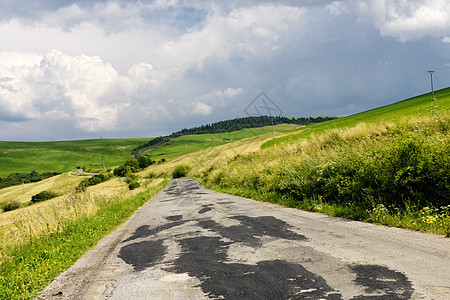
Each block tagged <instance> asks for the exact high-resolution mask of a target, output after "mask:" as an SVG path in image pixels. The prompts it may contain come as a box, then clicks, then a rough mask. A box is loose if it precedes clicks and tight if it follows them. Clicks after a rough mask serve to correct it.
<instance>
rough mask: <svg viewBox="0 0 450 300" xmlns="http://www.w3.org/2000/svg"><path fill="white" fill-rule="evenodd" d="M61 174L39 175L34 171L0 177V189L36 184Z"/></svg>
mask: <svg viewBox="0 0 450 300" xmlns="http://www.w3.org/2000/svg"><path fill="white" fill-rule="evenodd" d="M59 174H61V173H58V172H45V173H41V174H39V173H38V172H36V171H32V172H30V173H29V174H22V173H14V174H11V175H9V176H6V177H0V189H3V188H6V187H9V186H13V185H19V184H22V183H30V182H38V181H41V180H44V179H47V178H49V177H52V176H55V175H59Z"/></svg>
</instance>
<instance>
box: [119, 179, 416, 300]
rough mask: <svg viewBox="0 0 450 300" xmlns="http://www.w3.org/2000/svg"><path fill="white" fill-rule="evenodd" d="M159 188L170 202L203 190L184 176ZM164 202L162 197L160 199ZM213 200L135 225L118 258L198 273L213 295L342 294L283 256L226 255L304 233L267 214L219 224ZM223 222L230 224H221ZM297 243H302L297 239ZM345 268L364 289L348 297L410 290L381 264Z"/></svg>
mask: <svg viewBox="0 0 450 300" xmlns="http://www.w3.org/2000/svg"><path fill="white" fill-rule="evenodd" d="M164 193H166V194H167V195H168V196H169V197H173V198H172V199H171V200H170V201H173V200H177V201H182V200H183V199H187V198H189V199H190V200H189V201H191V202H190V203H194V200H192V199H193V197H192V196H197V195H199V194H201V193H204V191H203V190H202V189H200V188H199V186H198V184H196V183H195V181H192V180H191V181H188V180H186V181H181V182H180V183H176V184H171V185H170V186H169V188H168V189H166V190H165V191H164ZM220 200H222V201H220V202H216V203H215V204H218V205H219V206H220V205H222V204H225V205H228V204H233V203H234V202H230V201H227V200H229V199H227V198H222V199H220ZM164 201H167V200H163V201H161V202H164ZM195 201H197V200H195ZM195 203H196V202H195ZM215 204H201V203H198V206H196V204H193V205H194V206H193V212H196V213H197V214H200V215H201V216H199V215H197V217H193V218H190V219H189V218H187V217H186V216H183V215H176V214H174V215H171V216H167V217H165V220H167V223H166V224H163V225H160V226H156V227H150V226H147V225H144V226H141V227H139V228H137V229H136V230H135V232H134V233H133V235H132V236H130V237H129V238H127V239H126V240H124V241H123V243H124V244H125V245H124V246H123V247H122V248H121V250H120V253H119V257H120V258H121V259H122V260H123V261H124V262H126V263H127V264H129V265H131V266H133V269H134V270H135V271H136V272H139V271H143V270H145V269H148V268H152V267H155V265H156V264H158V263H159V262H161V261H163V260H164V262H167V263H168V264H164V266H163V265H162V264H161V265H158V267H162V268H164V270H165V271H167V272H173V273H180V274H181V273H182V274H186V273H187V274H189V276H191V277H196V278H198V280H199V281H200V283H199V287H200V288H201V289H202V290H203V292H204V293H205V294H206V295H208V297H210V298H213V299H343V296H342V294H341V293H340V292H339V287H335V286H333V287H332V286H330V285H329V284H328V283H327V282H326V280H325V279H324V278H323V277H322V276H320V275H319V274H314V273H313V272H311V271H309V270H307V269H306V268H305V267H304V266H302V265H301V264H298V263H294V262H292V261H288V260H289V258H286V260H280V259H274V260H261V261H259V262H257V263H256V264H245V263H240V262H239V263H237V262H234V261H230V260H228V259H229V256H228V251H229V250H230V248H231V245H232V244H235V243H239V244H241V245H245V246H247V247H254V248H261V247H264V245H263V243H262V238H263V237H272V238H275V239H279V243H283V241H286V240H291V241H307V238H306V237H305V236H303V235H301V234H298V233H296V232H295V231H294V228H293V227H292V226H290V225H289V224H288V223H286V222H284V221H283V220H280V219H277V218H275V217H273V216H260V217H250V216H246V215H234V216H233V215H231V216H228V217H227V218H224V219H228V221H230V220H233V222H231V223H233V224H236V221H238V224H237V225H230V226H225V225H223V224H221V223H219V222H222V220H223V219H222V220H221V219H217V218H216V219H214V220H213V219H212V218H209V217H208V216H213V215H214V210H215V209H216V207H217V206H216V205H215ZM222 208H223V206H222ZM206 213H208V214H206ZM194 215H195V214H194ZM223 221H225V220H223ZM186 223H189V224H188V225H189V229H188V230H186V231H184V232H183V230H180V231H179V232H178V231H177V234H176V235H174V234H173V230H171V229H172V228H174V227H177V226H180V227H177V230H178V229H181V228H182V226H185V225H187V224H186ZM227 223H228V224H230V222H225V223H224V224H227ZM192 234H194V236H192ZM136 240H137V241H136ZM128 242H131V243H128ZM166 242H167V243H175V244H177V246H178V247H174V248H179V249H181V250H180V252H179V253H177V255H176V256H174V255H173V254H172V255H171V256H167V257H166V254H167V247H166V246H165V245H167V243H166ZM127 243H128V244H127ZM291 245H292V243H291ZM299 247H302V246H301V245H300V244H299ZM168 257H172V258H170V259H168ZM174 257H175V258H174ZM343 269H346V268H343ZM347 272H350V273H353V274H354V277H355V279H354V282H353V284H354V285H357V286H360V287H362V289H361V288H360V289H359V290H364V294H361V295H359V293H358V294H356V295H352V298H350V299H352V300H361V299H382V300H384V299H386V300H387V299H398V300H403V299H411V297H412V295H413V293H414V289H413V288H412V284H411V282H410V281H409V280H408V278H407V277H406V276H405V275H404V274H402V273H400V272H396V271H393V270H390V269H389V268H387V267H384V266H379V265H349V266H348V268H347ZM357 290H358V289H357Z"/></svg>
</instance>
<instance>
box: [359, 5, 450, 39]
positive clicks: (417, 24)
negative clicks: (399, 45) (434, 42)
mask: <svg viewBox="0 0 450 300" xmlns="http://www.w3.org/2000/svg"><path fill="white" fill-rule="evenodd" d="M353 6H354V7H355V8H356V10H357V12H358V13H360V14H362V15H363V16H366V17H368V18H369V19H370V20H372V21H373V22H374V23H375V25H376V26H377V27H378V28H379V30H380V33H381V34H382V35H385V36H392V37H395V38H396V39H398V40H399V41H402V42H406V41H410V40H417V39H420V38H423V37H426V36H435V37H441V36H443V35H445V34H448V32H449V31H450V2H449V1H447V0H412V1H405V0H385V1H379V0H364V1H353Z"/></svg>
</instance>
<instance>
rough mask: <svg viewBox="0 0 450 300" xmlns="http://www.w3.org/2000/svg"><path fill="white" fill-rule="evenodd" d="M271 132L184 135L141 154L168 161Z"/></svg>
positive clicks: (282, 126) (283, 127)
mask: <svg viewBox="0 0 450 300" xmlns="http://www.w3.org/2000/svg"><path fill="white" fill-rule="evenodd" d="M300 127H301V126H300V125H295V124H279V125H275V126H274V131H275V132H278V133H283V132H288V131H290V130H295V129H297V128H300ZM270 132H272V127H271V126H266V127H259V128H248V129H242V130H239V131H233V132H223V133H212V134H196V135H185V136H180V137H177V138H174V139H171V140H170V141H169V142H167V143H164V144H162V145H158V146H154V147H151V148H149V149H147V150H145V151H143V152H142V153H141V154H143V155H150V157H151V158H152V159H153V160H159V159H162V158H165V159H168V158H172V157H177V156H180V155H184V154H185V153H187V154H189V153H193V152H196V151H199V150H202V149H206V148H209V147H215V146H220V145H224V144H226V143H231V142H235V141H239V140H242V139H245V138H249V137H254V136H258V135H262V134H267V133H270Z"/></svg>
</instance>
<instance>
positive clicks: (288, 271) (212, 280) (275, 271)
mask: <svg viewBox="0 0 450 300" xmlns="http://www.w3.org/2000/svg"><path fill="white" fill-rule="evenodd" d="M179 243H180V245H181V248H182V253H181V255H180V257H179V258H178V259H177V260H176V262H175V266H174V267H173V268H171V269H169V270H168V271H172V272H176V273H188V274H189V275H190V276H193V277H197V278H199V279H200V280H201V287H202V290H203V292H204V293H206V294H207V295H208V296H209V297H211V298H214V299H224V298H225V299H294V298H298V299H320V298H322V299H341V296H340V294H338V293H335V292H334V291H333V289H332V288H331V287H330V286H328V285H327V284H326V282H325V280H324V279H323V278H321V277H319V276H316V275H314V274H313V273H311V272H309V271H307V270H306V269H305V268H303V267H302V266H301V265H298V264H292V263H289V262H287V261H283V260H273V261H261V262H258V264H257V265H246V264H237V263H227V262H226V259H227V250H228V247H229V245H230V244H231V243H230V242H224V241H221V240H220V238H218V237H195V238H187V239H182V240H180V241H179Z"/></svg>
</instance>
